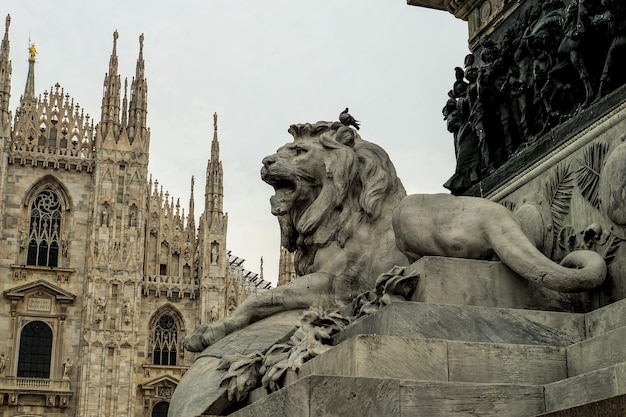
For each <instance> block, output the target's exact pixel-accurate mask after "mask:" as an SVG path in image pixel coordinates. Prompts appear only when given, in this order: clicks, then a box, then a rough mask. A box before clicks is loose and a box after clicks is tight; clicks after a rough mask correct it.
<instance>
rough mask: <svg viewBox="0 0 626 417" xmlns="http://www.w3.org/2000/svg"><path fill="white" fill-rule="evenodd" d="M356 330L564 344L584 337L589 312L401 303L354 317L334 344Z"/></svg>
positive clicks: (407, 336) (493, 341)
mask: <svg viewBox="0 0 626 417" xmlns="http://www.w3.org/2000/svg"><path fill="white" fill-rule="evenodd" d="M357 334H380V335H387V336H400V337H406V338H412V339H420V338H423V339H443V340H458V341H466V342H486V343H506V344H523V345H547V346H557V347H565V346H569V345H571V344H573V343H576V342H579V341H581V340H583V339H584V338H585V315H584V314H579V313H560V312H552V311H538V310H518V309H509V308H493V307H479V306H460V305H445V304H428V303H418V302H399V303H392V304H389V305H387V306H385V307H383V308H382V309H381V310H379V311H377V312H376V313H373V314H371V315H369V316H367V317H363V318H361V319H359V320H357V321H355V322H354V323H352V324H351V325H349V326H348V327H346V328H345V329H344V330H343V331H342V332H341V333H339V334H338V335H337V336H336V338H335V344H338V343H340V342H342V341H344V340H347V339H349V338H351V337H354V336H356V335H357Z"/></svg>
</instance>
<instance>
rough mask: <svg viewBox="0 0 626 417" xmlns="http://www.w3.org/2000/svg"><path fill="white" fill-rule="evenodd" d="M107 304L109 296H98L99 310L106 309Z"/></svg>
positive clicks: (97, 304)
mask: <svg viewBox="0 0 626 417" xmlns="http://www.w3.org/2000/svg"><path fill="white" fill-rule="evenodd" d="M106 306H107V298H106V297H98V298H96V309H97V310H98V311H99V312H102V311H104V309H105V308H106Z"/></svg>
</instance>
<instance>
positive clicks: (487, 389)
mask: <svg viewBox="0 0 626 417" xmlns="http://www.w3.org/2000/svg"><path fill="white" fill-rule="evenodd" d="M542 412H544V404H543V388H542V387H541V386H536V385H511V384H477V385H470V384H466V383H448V382H436V381H410V380H401V379H384V378H363V377H361V378H350V377H340V376H310V377H306V378H304V379H302V380H300V381H298V382H296V383H295V384H292V385H289V386H288V387H286V388H284V389H282V390H280V391H278V392H275V393H274V394H271V395H269V396H267V397H265V398H263V399H261V400H259V401H257V402H256V403H254V404H252V405H251V406H249V407H246V408H243V409H241V410H239V411H237V412H235V413H233V414H232V417H295V416H297V417H337V416H345V417H357V416H358V417H380V416H390V417H400V416H412V417H413V416H415V417H449V416H468V417H470V416H482V417H496V416H498V417H501V416H507V417H528V416H533V415H536V414H540V413H542Z"/></svg>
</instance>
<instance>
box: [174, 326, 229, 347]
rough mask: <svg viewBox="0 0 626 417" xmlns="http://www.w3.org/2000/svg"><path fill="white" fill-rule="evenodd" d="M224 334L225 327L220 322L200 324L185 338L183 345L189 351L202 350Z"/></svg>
mask: <svg viewBox="0 0 626 417" xmlns="http://www.w3.org/2000/svg"><path fill="white" fill-rule="evenodd" d="M224 336H226V327H225V326H224V324H223V323H221V322H216V323H212V324H202V325H200V326H198V327H197V328H196V330H194V332H193V333H192V334H191V335H189V336H187V337H186V338H185V343H184V347H185V350H188V351H189V352H202V351H203V350H204V349H206V348H207V347H209V346H211V345H212V344H213V343H215V342H217V341H218V340H220V339H222V338H223V337H224Z"/></svg>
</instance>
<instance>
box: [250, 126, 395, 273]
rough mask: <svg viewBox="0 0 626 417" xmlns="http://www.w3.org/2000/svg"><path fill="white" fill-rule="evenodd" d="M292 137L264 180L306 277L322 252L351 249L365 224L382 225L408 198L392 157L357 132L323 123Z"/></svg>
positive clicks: (267, 162)
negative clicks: (388, 207) (332, 247)
mask: <svg viewBox="0 0 626 417" xmlns="http://www.w3.org/2000/svg"><path fill="white" fill-rule="evenodd" d="M289 133H290V134H291V135H292V136H293V138H294V140H293V142H290V143H287V144H286V145H284V146H282V147H280V148H279V149H278V150H277V151H276V153H275V154H273V155H270V156H268V157H266V158H264V159H263V168H262V169H261V177H262V178H263V181H265V182H267V183H268V184H270V185H271V186H273V187H274V190H275V191H276V193H275V194H274V196H272V198H271V199H270V202H271V206H272V214H274V215H275V216H278V220H279V223H280V228H281V244H282V245H283V246H284V247H285V248H287V249H288V250H289V251H291V252H293V251H294V250H298V253H297V255H296V270H297V271H298V273H299V274H304V273H308V272H312V271H308V270H307V268H308V267H309V266H310V264H311V262H312V258H313V257H314V255H315V251H316V250H317V249H318V248H320V247H323V246H325V245H326V244H328V243H329V242H333V241H336V242H337V243H338V244H339V245H341V246H343V245H345V243H346V241H348V239H350V237H351V235H352V231H353V229H354V227H355V226H356V225H357V224H359V222H370V223H372V222H376V221H377V220H378V219H379V217H380V216H381V212H382V211H383V206H384V204H385V202H388V201H390V200H393V203H394V204H396V203H397V202H398V201H399V199H400V198H402V197H404V195H406V193H405V191H404V187H403V186H402V183H401V182H400V180H399V179H398V178H397V176H396V171H395V168H394V167H393V164H392V163H391V161H390V160H389V156H388V155H387V153H386V152H385V151H384V150H383V149H382V148H380V147H379V146H377V145H375V144H373V143H370V142H367V141H365V140H363V139H361V137H360V136H359V135H358V134H357V133H356V131H355V130H354V129H352V128H350V127H346V126H344V125H342V124H341V123H339V122H317V123H315V124H309V123H305V124H299V125H292V126H291V127H290V128H289ZM373 238H374V239H375V237H373Z"/></svg>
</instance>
